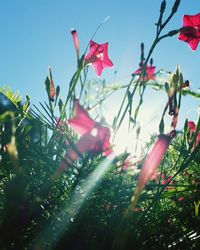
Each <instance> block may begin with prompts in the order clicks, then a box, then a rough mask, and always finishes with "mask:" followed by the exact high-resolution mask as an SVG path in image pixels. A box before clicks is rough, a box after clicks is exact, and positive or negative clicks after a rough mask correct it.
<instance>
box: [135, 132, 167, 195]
mask: <svg viewBox="0 0 200 250" xmlns="http://www.w3.org/2000/svg"><path fill="white" fill-rule="evenodd" d="M170 142H171V137H170V136H169V135H165V134H162V135H160V136H159V138H158V140H157V141H156V142H155V144H154V146H153V148H152V150H151V152H150V153H149V154H148V156H147V158H146V160H145V162H144V165H143V166H142V169H141V171H140V175H139V180H138V183H137V187H138V189H139V190H140V191H141V190H142V189H143V188H144V186H145V185H146V184H147V182H148V181H149V180H150V179H151V178H152V176H153V175H154V174H155V173H156V171H157V169H158V166H159V165H160V162H161V160H162V158H163V156H164V154H165V152H166V151H167V149H168V146H169V144H170Z"/></svg>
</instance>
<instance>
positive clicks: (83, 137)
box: [56, 99, 112, 175]
mask: <svg viewBox="0 0 200 250" xmlns="http://www.w3.org/2000/svg"><path fill="white" fill-rule="evenodd" d="M73 109H74V113H75V116H74V118H72V119H69V120H68V124H69V125H70V127H71V128H73V129H74V131H75V132H77V133H78V134H79V135H80V139H79V140H78V142H77V143H75V144H74V145H73V146H72V148H71V149H70V150H68V152H67V153H66V154H65V157H64V159H65V160H64V161H63V162H61V164H60V166H59V168H58V170H57V174H56V175H59V174H60V173H61V172H63V171H64V170H65V169H66V167H67V166H70V165H71V164H72V163H73V162H74V161H75V160H77V159H78V157H79V156H80V155H81V154H83V153H87V152H90V153H103V154H104V155H106V156H108V155H110V154H111V153H112V149H111V145H110V130H109V128H107V127H104V126H102V125H101V124H100V123H98V122H96V121H94V120H93V119H92V118H91V117H90V116H89V114H88V112H87V111H86V110H85V109H83V108H82V107H81V105H80V104H79V100H78V99H74V104H73Z"/></svg>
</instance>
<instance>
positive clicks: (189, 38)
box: [178, 13, 200, 50]
mask: <svg viewBox="0 0 200 250" xmlns="http://www.w3.org/2000/svg"><path fill="white" fill-rule="evenodd" d="M179 32H180V33H179V36H178V39H179V40H182V41H184V42H186V43H188V44H189V46H190V47H191V49H192V50H196V48H197V46H198V43H199V41H200V13H198V14H196V15H184V16H183V27H182V28H181V29H180V30H179Z"/></svg>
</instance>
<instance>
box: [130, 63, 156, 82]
mask: <svg viewBox="0 0 200 250" xmlns="http://www.w3.org/2000/svg"><path fill="white" fill-rule="evenodd" d="M155 68H156V67H155V66H151V65H146V68H145V72H144V76H141V78H140V80H141V81H148V80H150V79H151V80H155V77H154V74H155ZM141 73H142V67H140V68H139V69H137V70H136V71H135V72H134V74H135V75H140V74H141Z"/></svg>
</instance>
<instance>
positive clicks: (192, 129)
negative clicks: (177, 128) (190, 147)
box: [188, 121, 200, 145]
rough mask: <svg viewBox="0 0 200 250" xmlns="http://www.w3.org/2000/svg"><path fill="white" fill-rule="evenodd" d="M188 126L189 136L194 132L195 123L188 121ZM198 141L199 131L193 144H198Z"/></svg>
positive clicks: (199, 137)
mask: <svg viewBox="0 0 200 250" xmlns="http://www.w3.org/2000/svg"><path fill="white" fill-rule="evenodd" d="M188 128H189V132H190V136H192V135H193V134H194V133H195V132H196V129H197V128H196V124H195V123H194V122H193V121H188ZM199 142H200V132H198V134H197V137H196V141H195V145H198V143H199Z"/></svg>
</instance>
